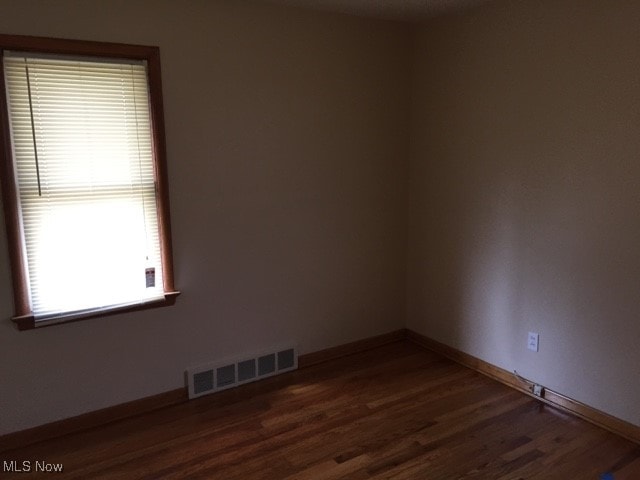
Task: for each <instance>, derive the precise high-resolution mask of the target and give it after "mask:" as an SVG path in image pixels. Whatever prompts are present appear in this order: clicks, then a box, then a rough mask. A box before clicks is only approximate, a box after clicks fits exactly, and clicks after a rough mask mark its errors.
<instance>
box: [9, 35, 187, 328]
mask: <svg viewBox="0 0 640 480" xmlns="http://www.w3.org/2000/svg"><path fill="white" fill-rule="evenodd" d="M5 50H16V51H23V52H31V53H47V54H58V55H77V56H81V55H83V56H89V57H96V58H99V57H103V58H122V59H129V60H145V61H146V62H147V71H148V83H149V100H150V111H151V122H152V136H153V158H154V169H155V179H156V185H157V192H156V201H157V212H158V225H159V229H160V232H159V236H160V250H161V258H162V265H163V268H162V271H163V278H162V281H163V288H164V292H165V294H164V298H163V299H160V300H154V301H148V302H143V301H141V302H140V303H137V304H134V305H127V306H114V307H108V308H105V309H102V310H100V311H92V312H86V313H83V314H78V315H74V314H73V313H70V314H69V315H65V314H61V315H59V316H57V317H55V318H53V319H49V320H45V321H39V322H37V321H36V319H35V316H34V314H33V312H32V311H31V306H30V304H29V285H28V279H27V278H28V277H27V274H26V266H25V265H24V261H23V259H24V258H25V255H24V253H25V252H24V248H23V244H22V233H21V223H20V200H19V196H18V191H17V187H16V175H15V170H14V165H13V152H12V146H11V131H10V125H9V116H8V109H7V97H6V86H5V80H4V73H2V74H0V129H1V132H0V176H1V178H0V180H1V184H0V186H1V187H2V199H3V207H4V215H5V223H6V229H7V240H8V246H9V260H10V265H11V275H12V283H13V298H14V309H15V315H14V317H13V321H14V322H15V323H16V325H17V327H18V329H19V330H28V329H33V328H36V327H44V326H49V325H54V324H59V323H67V322H71V321H77V320H84V319H87V318H95V317H103V316H106V315H113V314H117V313H126V312H131V311H138V310H146V309H149V308H157V307H164V306H170V305H173V304H174V303H175V301H176V298H177V296H178V295H179V294H180V292H179V291H177V290H176V288H175V285H174V276H173V254H172V246H171V222H170V216H169V210H170V209H169V184H168V175H167V158H166V157H167V155H166V143H165V135H164V113H163V102H162V78H161V70H160V49H159V48H158V47H151V46H141V45H126V44H119V43H104V42H92V41H83V40H66V39H56V38H45V37H31V36H20V35H3V34H0V60H1V59H3V58H4V51H5Z"/></svg>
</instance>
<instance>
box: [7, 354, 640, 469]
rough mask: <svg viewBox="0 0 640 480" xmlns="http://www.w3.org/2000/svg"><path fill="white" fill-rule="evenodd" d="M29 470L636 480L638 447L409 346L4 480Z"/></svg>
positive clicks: (160, 423)
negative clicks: (57, 467) (54, 467)
mask: <svg viewBox="0 0 640 480" xmlns="http://www.w3.org/2000/svg"><path fill="white" fill-rule="evenodd" d="M36 460H39V461H45V462H49V463H61V464H63V465H64V472H63V473H62V474H56V478H68V479H86V478H92V479H94V478H98V479H100V478H102V479H109V480H111V479H149V480H151V479H154V480H155V479H185V478H189V479H191V478H203V479H223V480H270V479H274V480H280V479H285V480H372V479H395V480H415V479H428V480H439V479H442V480H450V479H460V480H463V479H464V480H480V479H482V480H484V479H494V480H518V479H544V480H549V479H551V480H553V479H558V480H566V479H598V478H599V477H600V475H601V474H603V473H606V472H609V473H612V474H613V475H614V476H615V477H614V478H615V479H616V480H631V479H634V480H637V479H639V478H640V447H638V446H637V445H635V444H633V443H631V442H629V441H627V440H625V439H623V438H621V437H618V436H616V435H614V434H612V433H609V432H607V431H605V430H602V429H600V428H598V427H596V426H594V425H592V424H589V423H587V422H584V421H582V420H580V419H578V418H576V417H572V416H570V415H568V414H566V413H564V412H562V411H560V410H557V409H555V408H553V407H549V406H547V405H544V404H542V403H540V402H538V401H536V400H535V399H532V398H530V397H528V396H526V395H524V394H522V393H520V392H517V391H515V390H513V389H510V388H508V387H506V386H504V385H502V384H499V383H497V382H495V381H493V380H491V379H489V378H487V377H485V376H483V375H480V374H478V373H476V372H474V371H472V370H469V369H467V368H465V367H463V366H460V365H458V364H456V363H454V362H452V361H451V360H448V359H446V358H444V357H441V356H439V355H437V354H434V353H433V352H428V351H425V350H423V349H422V348H420V347H417V346H416V345H414V344H411V343H408V342H396V343H393V344H388V345H384V346H381V347H378V348H376V349H374V350H370V351H366V352H360V353H357V354H355V355H351V356H348V357H343V358H340V359H335V360H331V361H327V362H325V363H321V364H317V365H314V366H311V367H308V368H305V369H301V370H298V371H295V372H291V373H288V374H285V375H281V376H278V377H273V378H270V379H267V380H264V381H261V382H256V383H253V384H248V385H245V386H242V387H239V388H236V389H233V390H227V391H225V392H221V393H219V394H215V395H211V396H207V397H201V398H199V399H196V400H193V401H190V402H187V403H184V404H181V405H174V406H171V407H167V408H163V409H160V410H156V411H153V412H150V413H148V414H144V415H139V416H138V417H134V418H130V419H126V420H121V421H118V422H115V423H113V424H110V425H106V426H104V427H102V428H96V429H92V430H87V431H84V432H78V433H75V434H72V435H67V436H65V437H62V438H59V439H56V440H48V441H44V442H41V443H39V444H35V445H31V446H29V447H24V448H20V449H15V450H13V451H8V452H4V453H3V454H2V456H1V457H0V467H4V466H5V463H4V462H12V461H14V462H17V463H16V464H15V465H17V466H22V465H23V464H22V462H23V461H27V462H31V464H30V465H31V466H32V471H31V472H24V473H17V472H13V473H12V472H6V471H5V472H2V478H21V479H29V478H51V475H52V474H50V473H39V472H35V471H33V469H34V468H35V461H36ZM8 465H13V464H11V463H9V464H8ZM3 469H4V470H6V468H3Z"/></svg>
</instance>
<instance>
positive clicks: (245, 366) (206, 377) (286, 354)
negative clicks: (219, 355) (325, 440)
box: [187, 348, 298, 398]
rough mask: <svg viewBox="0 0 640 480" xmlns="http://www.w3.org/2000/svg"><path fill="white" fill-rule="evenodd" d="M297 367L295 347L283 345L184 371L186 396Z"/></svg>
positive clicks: (269, 375)
mask: <svg viewBox="0 0 640 480" xmlns="http://www.w3.org/2000/svg"><path fill="white" fill-rule="evenodd" d="M296 368H298V354H297V351H296V349H295V348H284V349H282V350H276V351H275V352H268V353H261V354H259V355H248V356H246V357H242V358H241V359H239V360H234V361H229V362H219V363H212V364H208V365H201V366H199V367H195V368H190V369H188V370H187V383H188V386H189V398H196V397H200V396H202V395H207V394H209V393H214V392H218V391H220V390H225V389H227V388H232V387H237V386H238V385H242V384H243V383H249V382H255V381H256V380H260V379H262V378H267V377H271V376H273V375H278V374H280V373H284V372H288V371H290V370H295V369H296Z"/></svg>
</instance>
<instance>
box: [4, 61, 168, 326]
mask: <svg viewBox="0 0 640 480" xmlns="http://www.w3.org/2000/svg"><path fill="white" fill-rule="evenodd" d="M4 75H5V83H6V89H7V99H8V110H9V119H10V123H11V132H12V147H13V154H14V168H15V171H16V178H17V189H18V192H19V198H20V214H21V221H22V227H23V228H22V230H23V242H24V251H25V257H26V258H24V262H25V264H26V266H27V268H26V270H27V272H28V277H29V280H28V283H29V295H30V301H31V306H32V310H33V313H34V315H35V317H36V320H39V319H40V320H41V319H46V318H48V317H51V316H55V315H59V314H60V313H74V312H75V313H81V312H85V311H91V310H96V309H98V310H99V309H101V308H105V307H110V306H114V305H127V304H135V303H140V302H145V301H150V300H153V299H156V298H159V297H162V296H163V294H164V292H163V285H162V262H161V254H160V238H159V227H158V215H157V209H156V187H155V175H154V161H153V145H152V133H151V131H152V130H151V116H150V110H149V94H148V81H147V73H146V67H145V64H144V63H143V62H129V61H120V60H117V61H115V60H113V61H110V60H94V59H86V58H83V57H80V58H64V57H48V56H44V55H43V56H39V55H32V54H24V53H20V52H5V55H4Z"/></svg>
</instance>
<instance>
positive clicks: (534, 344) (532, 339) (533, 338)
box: [527, 332, 540, 352]
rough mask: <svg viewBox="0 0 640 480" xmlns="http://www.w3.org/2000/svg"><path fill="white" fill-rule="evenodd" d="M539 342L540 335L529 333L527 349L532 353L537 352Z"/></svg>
mask: <svg viewBox="0 0 640 480" xmlns="http://www.w3.org/2000/svg"><path fill="white" fill-rule="evenodd" d="M539 340H540V335H539V334H538V333H534V332H529V337H528V340H527V348H528V349H529V350H533V351H534V352H537V351H538V342H539Z"/></svg>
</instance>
